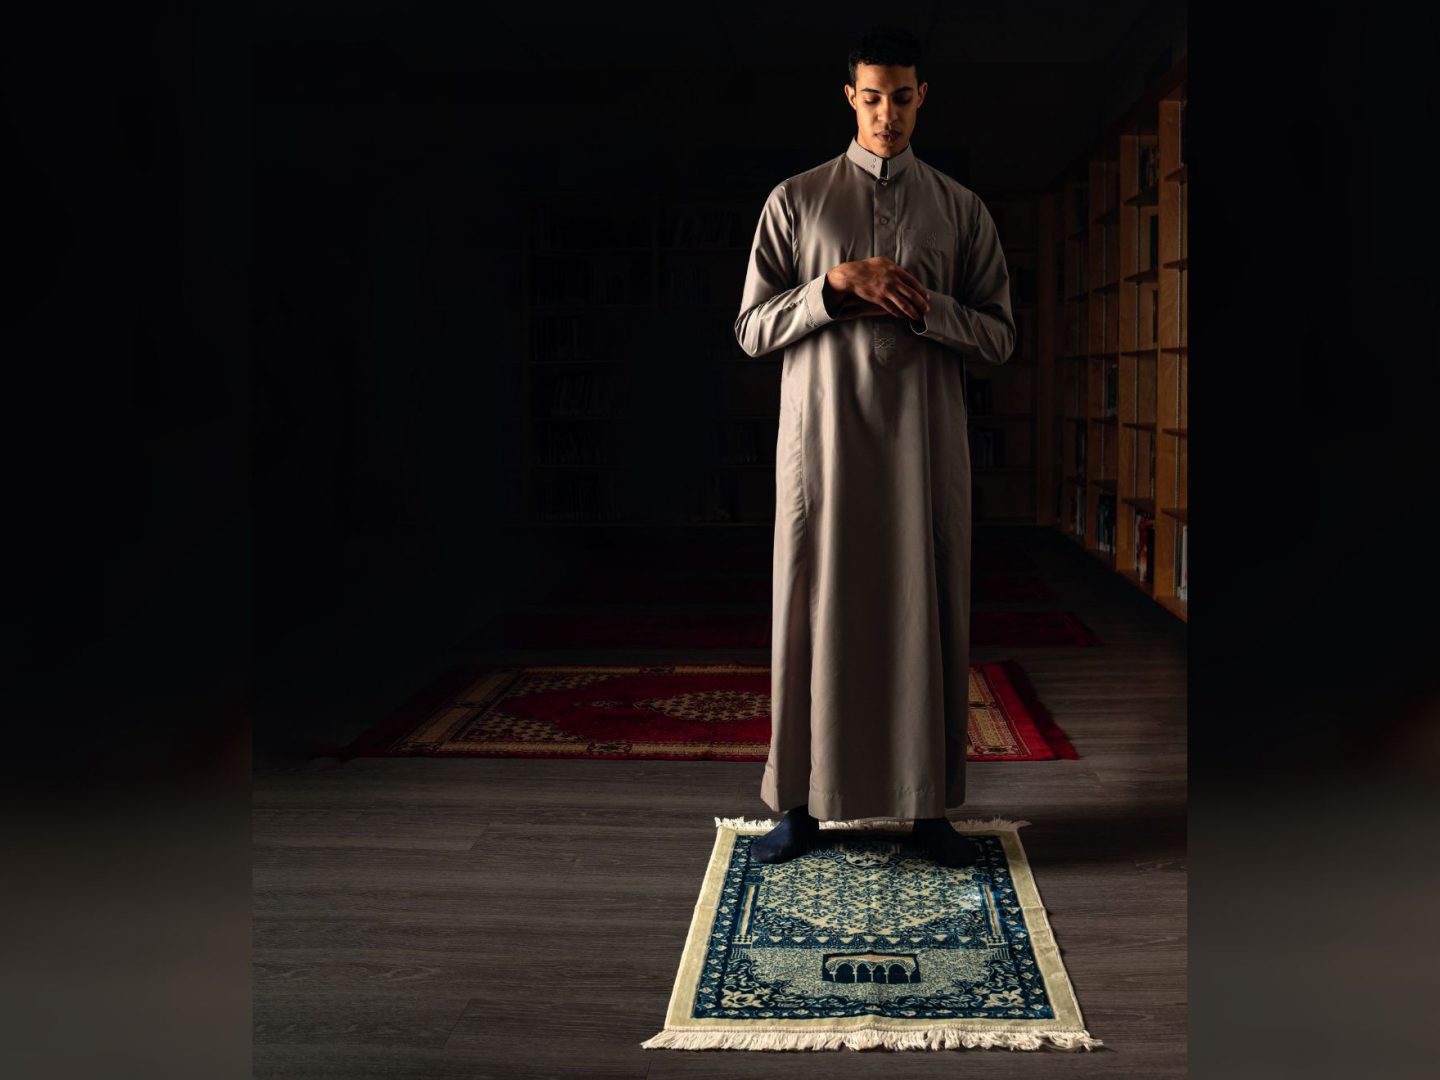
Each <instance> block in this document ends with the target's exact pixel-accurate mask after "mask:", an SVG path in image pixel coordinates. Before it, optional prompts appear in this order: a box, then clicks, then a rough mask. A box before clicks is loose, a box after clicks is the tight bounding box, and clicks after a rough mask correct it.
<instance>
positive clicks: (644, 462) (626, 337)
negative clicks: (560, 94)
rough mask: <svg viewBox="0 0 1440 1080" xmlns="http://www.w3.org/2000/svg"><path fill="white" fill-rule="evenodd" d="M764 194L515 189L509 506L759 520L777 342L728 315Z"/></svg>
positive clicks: (766, 487) (647, 521) (765, 494)
mask: <svg viewBox="0 0 1440 1080" xmlns="http://www.w3.org/2000/svg"><path fill="white" fill-rule="evenodd" d="M764 197H765V192H754V191H733V190H732V191H664V192H661V191H653V190H647V191H624V192H603V193H596V192H583V191H550V192H546V193H544V194H543V195H539V196H536V197H534V198H533V199H532V200H531V202H530V204H529V208H528V212H529V214H530V221H529V228H528V229H527V230H523V235H524V244H525V247H524V252H523V261H524V274H523V278H524V292H523V301H522V306H523V309H524V319H525V324H526V334H527V344H528V347H527V349H526V352H525V354H524V357H523V361H522V368H523V370H522V375H521V378H520V386H521V393H522V397H523V408H522V435H521V439H522V452H521V457H520V462H519V464H518V465H517V466H516V468H518V469H519V470H520V477H519V485H518V486H519V497H518V503H519V506H518V512H519V517H520V520H521V521H523V522H524V523H526V524H543V525H547V526H548V525H580V526H606V525H609V526H632V525H647V526H648V525H723V526H741V527H744V526H751V527H755V526H765V527H773V525H774V506H775V490H774V451H775V440H776V436H777V434H778V428H777V424H778V419H779V396H780V363H779V361H780V357H779V356H778V355H777V356H775V357H761V358H753V357H749V356H746V355H745V353H744V351H743V350H741V348H740V346H739V343H738V342H736V340H735V330H734V324H735V315H736V313H737V309H738V303H739V295H740V288H741V284H742V283H743V282H744V280H745V269H746V265H747V262H748V259H749V253H750V243H751V240H752V238H753V233H754V228H755V219H756V216H757V215H758V213H759V207H760V205H761V204H762V203H763V201H764ZM662 449H663V452H659V451H660V450H662Z"/></svg>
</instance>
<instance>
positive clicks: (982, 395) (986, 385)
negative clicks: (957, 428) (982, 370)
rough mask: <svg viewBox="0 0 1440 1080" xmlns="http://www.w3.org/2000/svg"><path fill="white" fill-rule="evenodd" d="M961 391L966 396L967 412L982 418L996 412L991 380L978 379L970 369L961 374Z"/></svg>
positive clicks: (966, 368)
mask: <svg viewBox="0 0 1440 1080" xmlns="http://www.w3.org/2000/svg"><path fill="white" fill-rule="evenodd" d="M960 381H961V390H962V392H963V393H964V396H965V411H966V412H967V413H969V414H973V415H975V416H980V415H983V414H987V413H990V412H993V411H994V399H993V397H992V395H991V393H990V389H991V386H990V380H989V379H980V378H976V377H975V376H974V375H973V374H971V372H970V369H969V368H968V367H965V368H962V369H961V372H960Z"/></svg>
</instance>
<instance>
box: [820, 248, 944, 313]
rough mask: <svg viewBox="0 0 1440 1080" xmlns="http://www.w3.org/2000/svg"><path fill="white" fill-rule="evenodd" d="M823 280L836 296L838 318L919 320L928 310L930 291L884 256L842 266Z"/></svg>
mask: <svg viewBox="0 0 1440 1080" xmlns="http://www.w3.org/2000/svg"><path fill="white" fill-rule="evenodd" d="M825 280H826V283H827V284H829V286H830V287H831V288H832V289H834V290H835V292H836V293H837V294H839V299H840V313H839V314H837V315H836V318H837V319H841V318H850V319H854V318H859V317H861V316H864V315H894V316H895V317H896V318H897V319H920V318H923V317H924V313H925V312H927V311H929V310H930V291H929V290H928V289H927V288H925V286H924V285H922V284H920V282H919V280H918V279H917V278H916V277H915V275H913V274H911V273H910V272H909V271H908V270H906V269H905V268H904V267H902V266H901V265H900V264H899V263H897V262H895V261H894V260H893V259H888V258H886V257H885V256H884V255H876V256H874V257H872V258H869V259H857V260H856V261H854V262H845V263H841V264H840V265H839V266H836V267H835V268H833V269H832V270H831V271H830V272H829V273H828V274H826V275H825Z"/></svg>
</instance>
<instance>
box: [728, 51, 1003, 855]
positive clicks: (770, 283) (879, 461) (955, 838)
mask: <svg viewBox="0 0 1440 1080" xmlns="http://www.w3.org/2000/svg"><path fill="white" fill-rule="evenodd" d="M919 59H920V46H919V42H918V41H916V39H915V38H914V37H913V36H912V35H910V34H909V33H908V32H906V31H904V30H893V29H887V28H877V29H875V30H872V31H870V32H869V33H867V34H866V35H865V36H864V37H862V39H861V40H860V42H859V43H858V44H857V46H856V48H855V49H854V50H852V51H851V53H850V81H849V83H847V84H846V85H845V87H844V89H845V96H846V99H847V100H848V101H849V103H850V107H851V108H852V109H854V110H855V120H856V133H855V136H854V138H853V139H852V140H851V142H850V145H849V147H848V148H847V149H846V151H845V153H843V154H840V155H838V156H836V157H834V158H832V159H831V160H829V161H827V162H825V163H824V164H822V165H819V166H817V167H816V168H813V169H810V170H808V171H807V172H803V173H800V174H799V175H797V176H792V177H790V178H789V179H788V180H785V181H784V182H782V183H780V184H779V185H777V186H776V187H775V188H774V189H773V190H772V191H771V192H770V195H769V196H768V198H767V199H766V202H765V206H764V209H763V210H762V211H761V215H760V223H759V225H758V227H757V228H756V230H755V240H754V244H753V247H752V249H751V253H750V262H749V269H748V271H747V272H746V276H745V290H744V296H743V298H742V300H741V305H740V315H739V317H738V318H737V319H736V320H735V336H736V338H737V339H738V340H739V342H740V345H741V347H742V348H743V349H744V350H745V352H746V353H747V354H749V355H750V356H763V355H765V354H767V353H772V352H775V351H777V350H781V349H783V350H784V357H783V361H782V364H783V366H782V369H781V389H780V430H779V437H778V439H777V443H776V469H775V482H776V500H775V504H776V510H775V548H774V583H773V602H774V616H773V617H774V633H773V646H772V647H773V656H772V662H771V722H772V735H771V741H770V756H769V760H768V761H767V763H766V765H765V773H764V777H763V779H762V781H761V785H760V797H761V799H762V800H763V801H764V802H765V804H766V805H767V806H769V807H770V808H771V809H772V810H776V811H781V810H784V811H785V815H784V817H783V819H782V820H781V821H780V823H779V824H778V825H777V826H776V827H775V828H774V829H773V830H772V831H771V832H769V833H767V834H766V835H765V836H763V837H760V838H758V839H757V840H756V841H755V842H754V844H753V845H752V847H751V853H752V854H753V855H754V857H755V858H757V859H759V860H761V861H764V862H781V861H784V860H786V859H790V858H793V857H795V856H796V855H799V854H801V853H803V852H804V851H807V850H809V848H810V845H811V844H812V842H813V841H814V839H815V836H816V833H817V830H818V828H819V822H820V821H822V820H841V819H854V818H867V817H896V818H901V819H913V820H914V822H915V826H914V831H913V834H912V835H913V839H914V842H916V843H918V844H919V845H920V846H921V847H922V848H923V850H925V851H926V852H927V853H928V854H929V855H930V856H931V857H932V858H934V859H936V860H937V861H939V862H941V863H943V864H944V865H947V866H963V865H967V864H968V863H970V862H973V861H974V859H975V857H976V854H977V848H976V846H975V845H974V843H973V842H972V841H970V840H969V839H967V838H966V837H964V836H961V835H960V834H959V833H957V832H956V831H955V829H954V828H953V827H952V826H951V825H950V824H949V821H948V820H947V819H946V817H945V816H944V815H945V809H946V807H950V806H958V805H960V804H962V803H963V802H964V801H965V745H966V738H965V735H966V713H967V708H968V705H969V692H968V691H969V671H970V641H969V636H970V634H969V632H970V595H969V588H970V452H969V445H968V440H967V436H966V413H965V402H964V398H963V393H962V390H963V367H962V365H963V363H964V362H965V361H973V362H976V363H981V364H1002V363H1004V362H1005V361H1006V360H1007V359H1008V358H1009V356H1010V353H1011V350H1012V349H1013V348H1014V342H1015V323H1014V318H1013V316H1012V315H1011V311H1010V288H1009V272H1008V270H1007V268H1006V265H1005V257H1004V255H1003V253H1002V252H1001V250H1000V243H999V239H998V237H997V235H996V231H995V225H994V222H993V220H992V219H991V217H990V214H989V212H988V211H987V210H986V208H985V206H984V204H983V203H982V202H981V200H980V199H979V198H978V197H977V196H976V195H975V193H974V192H972V191H970V190H969V189H968V188H966V187H964V186H963V185H961V184H960V183H958V182H957V181H955V180H953V179H952V178H950V177H949V176H946V175H945V174H943V173H941V172H939V171H937V170H936V169H934V168H932V167H931V166H929V165H926V164H925V163H924V162H922V161H920V160H919V159H918V158H916V157H915V154H914V152H913V151H912V150H911V147H910V138H911V134H912V132H913V131H914V127H915V119H916V113H917V112H918V110H919V108H920V106H921V104H922V103H923V102H924V100H925V92H926V89H927V86H928V84H926V83H923V82H919V81H918V74H917V64H918V61H919Z"/></svg>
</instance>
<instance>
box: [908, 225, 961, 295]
mask: <svg viewBox="0 0 1440 1080" xmlns="http://www.w3.org/2000/svg"><path fill="white" fill-rule="evenodd" d="M895 261H896V262H898V263H899V264H900V265H901V266H902V267H904V268H905V269H906V270H908V271H910V273H912V274H914V275H915V276H916V277H917V278H919V279H920V283H921V284H922V285H924V286H925V287H926V288H929V289H934V290H936V291H937V292H944V293H948V292H950V291H951V284H952V282H953V280H954V275H955V240H954V238H953V237H949V236H946V235H945V234H943V233H937V232H932V231H930V230H928V229H903V230H901V233H900V257H899V258H898V259H896V260H895Z"/></svg>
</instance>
